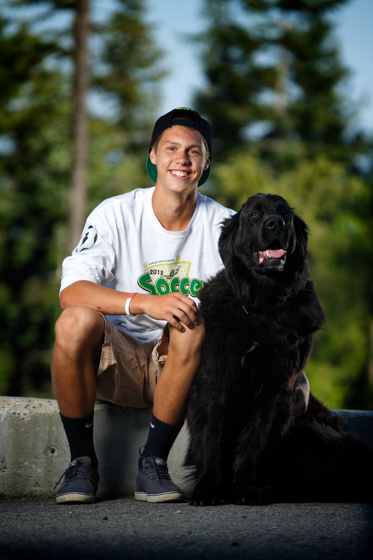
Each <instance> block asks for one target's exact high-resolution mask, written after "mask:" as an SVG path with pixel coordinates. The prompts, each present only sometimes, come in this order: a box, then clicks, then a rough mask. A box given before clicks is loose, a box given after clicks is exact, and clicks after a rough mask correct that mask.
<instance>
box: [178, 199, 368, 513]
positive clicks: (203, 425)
mask: <svg viewBox="0 0 373 560" xmlns="http://www.w3.org/2000/svg"><path fill="white" fill-rule="evenodd" d="M307 234H308V230H307V226H306V224H305V223H304V221H303V220H301V219H300V218H299V217H298V216H297V215H296V214H294V212H293V211H292V209H291V208H290V207H289V205H288V204H287V202H286V201H285V200H284V199H283V198H281V197H280V196H277V195H264V194H257V195H255V196H252V197H251V198H249V199H248V200H247V202H246V203H245V204H244V205H243V207H242V208H241V210H240V211H239V212H238V213H237V214H236V215H234V216H233V217H232V218H229V219H227V220H226V221H225V223H224V224H223V228H222V233H221V236H220V240H219V251H220V254H221V257H222V260H223V262H224V264H225V269H224V270H222V271H221V272H220V273H218V274H217V275H216V276H215V277H214V278H212V279H211V280H210V281H209V282H207V284H206V285H205V287H204V288H203V290H202V291H201V294H200V301H201V306H200V307H201V310H202V313H203V315H204V318H205V322H206V340H205V343H204V348H203V353H202V362H201V366H200V369H199V371H198V373H197V375H196V376H195V379H194V381H193V384H192V387H191V391H190V400H189V406H188V415H187V420H188V427H189V432H190V442H189V447H188V451H187V455H186V459H185V464H186V465H189V466H194V467H195V479H196V485H195V489H194V492H193V494H192V497H191V503H192V504H193V505H214V504H218V503H219V502H220V501H221V500H224V501H233V502H235V503H239V504H262V503H270V502H273V501H287V502H289V501H292V502H294V501H369V500H370V499H371V498H372V493H371V483H370V478H371V476H372V472H373V471H372V467H373V461H372V456H371V454H370V451H369V449H368V448H367V447H366V446H365V444H363V443H362V442H361V441H360V440H358V439H357V438H355V436H353V435H350V434H346V433H342V431H341V430H340V429H339V427H338V423H337V418H336V416H333V415H332V414H331V413H330V411H328V410H327V409H326V408H325V407H324V406H323V405H322V404H321V403H320V402H319V401H317V399H315V398H314V397H313V396H312V395H311V396H310V401H309V405H308V410H307V413H306V414H303V415H300V416H299V415H298V416H296V415H295V414H294V402H293V401H294V393H295V391H294V385H295V382H296V379H297V377H298V375H299V373H300V372H302V371H303V369H304V368H305V366H306V363H307V360H308V357H309V355H310V352H311V349H312V341H313V335H314V333H315V332H316V331H317V330H319V329H320V328H321V326H322V324H323V322H324V313H323V310H322V307H321V305H320V302H319V299H318V297H317V294H316V292H315V289H314V286H313V284H312V282H310V281H309V280H308V276H309V270H308V264H307V260H306V258H307Z"/></svg>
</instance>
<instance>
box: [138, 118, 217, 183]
mask: <svg viewBox="0 0 373 560" xmlns="http://www.w3.org/2000/svg"><path fill="white" fill-rule="evenodd" d="M175 125H179V126H189V127H190V128H194V129H195V130H198V132H200V133H201V134H202V136H203V137H204V138H205V139H206V142H207V145H208V147H209V150H210V159H211V156H212V129H211V126H210V123H208V122H207V121H206V119H203V118H202V117H201V115H199V114H198V113H197V111H195V110H194V109H189V107H176V109H173V110H172V111H170V112H169V113H166V114H165V115H163V116H162V117H159V119H158V120H157V121H156V123H155V125H154V128H153V134H152V139H151V141H150V146H149V153H150V151H151V149H152V146H153V144H154V142H155V141H156V140H157V138H158V136H160V134H162V132H163V131H164V130H166V129H167V128H170V127H171V126H175ZM210 169H211V163H210V165H209V166H208V168H207V169H206V170H205V171H204V172H203V173H202V176H201V178H200V180H199V182H198V186H199V187H200V186H201V185H203V183H205V182H206V181H207V179H208V177H209V175H210ZM146 171H147V173H148V175H149V177H150V179H151V180H152V181H154V183H156V182H157V167H156V166H155V165H154V163H152V162H151V161H150V156H149V155H148V159H147V160H146Z"/></svg>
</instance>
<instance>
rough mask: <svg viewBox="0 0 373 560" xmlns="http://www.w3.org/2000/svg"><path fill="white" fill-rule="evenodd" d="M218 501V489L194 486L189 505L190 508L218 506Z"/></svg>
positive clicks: (199, 485)
mask: <svg viewBox="0 0 373 560" xmlns="http://www.w3.org/2000/svg"><path fill="white" fill-rule="evenodd" d="M220 501H221V499H220V492H219V490H218V488H216V487H214V486H211V485H208V486H207V485H205V484H196V487H195V489H194V491H193V494H192V496H191V498H190V501H189V503H190V505H192V506H218V505H219V504H220Z"/></svg>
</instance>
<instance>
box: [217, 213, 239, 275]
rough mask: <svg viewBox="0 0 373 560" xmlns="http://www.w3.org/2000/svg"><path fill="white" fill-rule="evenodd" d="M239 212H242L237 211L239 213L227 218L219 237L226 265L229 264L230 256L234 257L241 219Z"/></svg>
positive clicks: (222, 257)
mask: <svg viewBox="0 0 373 560" xmlns="http://www.w3.org/2000/svg"><path fill="white" fill-rule="evenodd" d="M239 214H240V212H237V214H234V215H233V216H231V217H229V218H225V220H224V222H223V225H222V229H221V234H220V237H219V253H220V256H221V260H222V261H223V263H224V265H226V264H227V262H228V260H229V258H230V257H232V254H233V245H234V240H235V237H236V232H237V229H238V224H239V221H240V216H239Z"/></svg>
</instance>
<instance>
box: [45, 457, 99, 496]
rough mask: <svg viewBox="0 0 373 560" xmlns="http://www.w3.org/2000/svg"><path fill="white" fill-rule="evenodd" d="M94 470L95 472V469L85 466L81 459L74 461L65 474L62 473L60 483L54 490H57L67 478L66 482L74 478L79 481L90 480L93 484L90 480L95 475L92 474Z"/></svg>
mask: <svg viewBox="0 0 373 560" xmlns="http://www.w3.org/2000/svg"><path fill="white" fill-rule="evenodd" d="M93 470H94V469H93V467H88V466H87V465H84V463H83V461H82V460H81V459H74V461H72V462H71V463H70V465H69V466H68V467H67V469H66V470H65V472H63V473H62V475H61V477H60V479H59V481H58V482H57V484H56V485H55V487H54V488H55V489H56V488H57V486H58V485H59V483H60V482H61V480H62V479H63V477H65V482H68V481H69V480H71V479H72V478H75V479H76V480H77V479H83V480H89V482H91V480H90V478H91V476H92V474H93V473H92V471H93Z"/></svg>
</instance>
